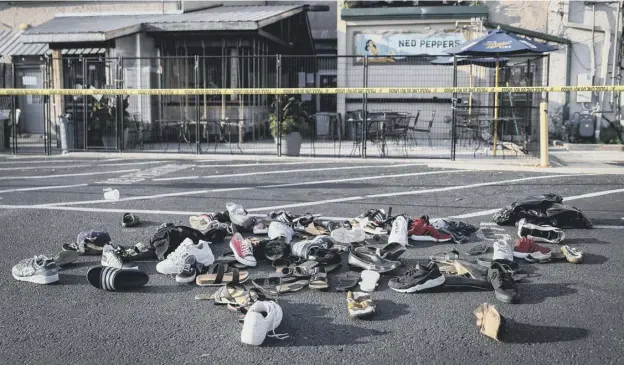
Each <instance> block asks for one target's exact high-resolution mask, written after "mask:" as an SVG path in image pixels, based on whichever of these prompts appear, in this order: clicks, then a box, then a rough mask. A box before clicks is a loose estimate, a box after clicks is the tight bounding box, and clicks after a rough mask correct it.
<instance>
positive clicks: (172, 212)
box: [0, 205, 205, 216]
mask: <svg viewBox="0 0 624 365" xmlns="http://www.w3.org/2000/svg"><path fill="white" fill-rule="evenodd" d="M0 209H41V210H66V211H75V212H93V213H128V212H132V213H141V214H170V215H186V216H189V215H196V214H204V213H205V212H191V211H178V210H144V209H107V208H81V207H57V206H54V207H49V206H45V205H0Z"/></svg>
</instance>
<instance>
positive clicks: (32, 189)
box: [0, 184, 89, 194]
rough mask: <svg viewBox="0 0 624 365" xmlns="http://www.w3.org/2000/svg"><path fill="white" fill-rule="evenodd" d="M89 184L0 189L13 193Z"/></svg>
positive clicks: (2, 191) (0, 192)
mask: <svg viewBox="0 0 624 365" xmlns="http://www.w3.org/2000/svg"><path fill="white" fill-rule="evenodd" d="M87 185H89V184H74V185H53V186H36V187H32V188H18V189H7V190H0V194H2V193H12V192H16V191H35V190H51V189H62V188H76V187H79V186H87Z"/></svg>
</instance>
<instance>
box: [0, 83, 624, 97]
mask: <svg viewBox="0 0 624 365" xmlns="http://www.w3.org/2000/svg"><path fill="white" fill-rule="evenodd" d="M570 91H618V92H621V91H624V85H617V86H531V87H417V88H408V87H401V88H396V87H394V88H393V87H367V88H353V87H350V88H297V89H283V88H275V89H252V88H250V89H0V96H6V95H8V96H10V95H75V96H79V95H304V94H448V93H542V92H570Z"/></svg>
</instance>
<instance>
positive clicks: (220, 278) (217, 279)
mask: <svg viewBox="0 0 624 365" xmlns="http://www.w3.org/2000/svg"><path fill="white" fill-rule="evenodd" d="M216 269H217V270H216V271H217V272H216V274H217V276H216V277H215V279H214V282H213V284H221V283H222V282H223V275H225V271H226V270H227V265H221V264H217V267H216ZM237 284H238V283H237Z"/></svg>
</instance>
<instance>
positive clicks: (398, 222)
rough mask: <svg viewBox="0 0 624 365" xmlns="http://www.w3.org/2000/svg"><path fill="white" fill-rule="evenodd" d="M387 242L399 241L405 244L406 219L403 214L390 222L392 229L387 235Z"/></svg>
mask: <svg viewBox="0 0 624 365" xmlns="http://www.w3.org/2000/svg"><path fill="white" fill-rule="evenodd" d="M388 243H399V244H401V245H403V246H407V220H406V219H405V217H403V216H398V217H396V218H395V220H394V222H392V230H391V231H390V236H389V237H388Z"/></svg>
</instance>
